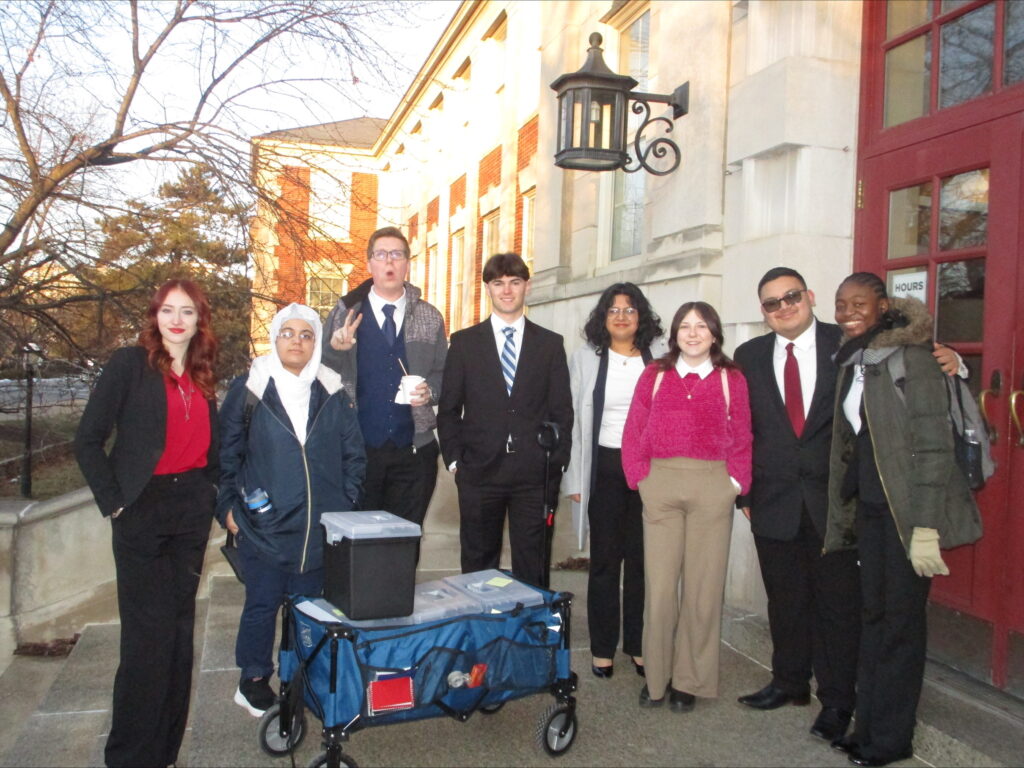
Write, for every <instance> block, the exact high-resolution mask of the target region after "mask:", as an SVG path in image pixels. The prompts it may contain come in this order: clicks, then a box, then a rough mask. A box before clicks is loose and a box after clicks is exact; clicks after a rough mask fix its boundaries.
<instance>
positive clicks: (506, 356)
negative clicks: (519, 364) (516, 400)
mask: <svg viewBox="0 0 1024 768" xmlns="http://www.w3.org/2000/svg"><path fill="white" fill-rule="evenodd" d="M501 332H502V333H504V334H505V346H504V347H503V348H502V350H501V372H502V374H504V376H505V389H506V390H507V391H508V393H509V394H510V395H511V394H512V384H513V383H514V382H515V380H516V348H515V345H514V344H513V343H512V334H514V333H515V332H516V329H515V328H512V327H506V328H502V329H501Z"/></svg>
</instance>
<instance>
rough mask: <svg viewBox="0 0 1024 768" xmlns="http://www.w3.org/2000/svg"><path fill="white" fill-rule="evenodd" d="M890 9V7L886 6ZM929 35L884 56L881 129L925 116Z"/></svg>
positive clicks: (929, 60)
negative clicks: (883, 117)
mask: <svg viewBox="0 0 1024 768" xmlns="http://www.w3.org/2000/svg"><path fill="white" fill-rule="evenodd" d="M890 7H891V6H890ZM931 41H932V36H931V33H930V32H929V33H928V34H925V35H921V36H920V37H915V38H914V39H913V40H908V41H907V42H905V43H903V44H902V45H897V46H896V47H895V48H893V49H892V50H891V51H888V52H887V53H886V54H885V127H886V128H888V127H889V126H891V125H899V124H900V123H905V122H907V120H913V119H914V118H915V117H921V116H922V115H925V114H927V113H928V92H929V90H930V88H931V68H932V42H931Z"/></svg>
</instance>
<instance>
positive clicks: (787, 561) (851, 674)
mask: <svg viewBox="0 0 1024 768" xmlns="http://www.w3.org/2000/svg"><path fill="white" fill-rule="evenodd" d="M754 545H755V546H756V547H757V559H758V562H759V563H760V565H761V576H762V578H763V580H764V587H765V592H766V593H767V595H768V624H769V629H770V631H771V636H772V685H774V686H775V687H776V688H779V689H780V690H783V691H786V693H789V694H790V695H793V696H803V695H805V694H807V693H808V692H809V688H810V679H811V674H812V673H813V674H814V677H815V679H816V680H817V682H818V691H817V694H818V698H819V699H820V700H821V703H822V705H823V706H826V707H835V708H836V709H842V710H845V711H847V712H852V711H853V709H854V705H855V701H856V697H855V687H856V679H857V654H858V648H859V645H860V628H861V591H860V590H861V586H860V572H859V569H858V568H857V552H856V551H853V550H850V551H843V552H831V553H829V554H827V555H824V556H822V554H821V549H822V539H821V536H820V535H819V534H818V531H817V529H816V528H815V527H814V523H813V522H812V521H811V518H810V515H809V514H808V513H807V510H806V509H804V510H803V511H802V513H801V518H800V528H799V529H798V531H797V535H796V537H795V538H794V539H792V540H790V541H779V540H778V539H769V538H765V537H763V536H755V537H754Z"/></svg>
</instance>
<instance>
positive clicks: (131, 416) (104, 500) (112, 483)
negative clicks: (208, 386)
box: [75, 347, 219, 517]
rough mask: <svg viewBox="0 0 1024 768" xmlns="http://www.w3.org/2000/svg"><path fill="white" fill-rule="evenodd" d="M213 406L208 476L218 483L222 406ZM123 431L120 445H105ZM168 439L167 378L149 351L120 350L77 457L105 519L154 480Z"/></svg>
mask: <svg viewBox="0 0 1024 768" xmlns="http://www.w3.org/2000/svg"><path fill="white" fill-rule="evenodd" d="M207 402H208V405H209V408H210V448H209V450H208V451H207V453H206V467H205V469H204V472H205V474H206V477H207V478H208V479H209V481H210V482H211V483H216V482H217V475H218V472H219V463H218V437H217V436H218V433H219V430H218V429H217V403H216V401H215V400H209V401H207ZM115 426H116V427H117V437H116V438H115V440H114V447H113V449H111V451H110V455H107V453H106V451H105V450H104V446H105V445H106V443H107V439H108V438H109V437H110V433H111V431H113V429H114V427H115ZM166 435H167V391H166V389H165V388H164V381H163V375H162V374H161V373H160V372H159V371H155V370H153V369H152V368H150V367H149V364H148V363H147V362H146V350H145V349H143V348H142V347H124V348H122V349H119V350H117V351H116V352H114V354H113V355H111V357H110V361H109V362H108V363H107V364H106V366H104V368H103V373H102V374H101V375H100V378H99V380H98V381H97V382H96V387H95V389H93V392H92V395H91V396H90V397H89V402H88V403H86V405H85V412H84V413H83V414H82V420H81V421H79V422H78V431H77V432H76V433H75V458H76V459H78V466H79V467H81V469H82V474H83V475H84V476H85V480H86V482H87V483H89V488H90V489H92V494H93V496H94V497H95V498H96V505H97V506H98V507H99V508H100V512H102V513H103V515H104V517H105V516H107V515H109V514H110V513H111V512H113V511H114V510H116V509H117V508H118V507H127V506H128V505H129V504H131V503H132V502H133V501H135V500H136V499H137V498H138V497H139V494H141V493H142V489H143V488H145V486H146V483H148V482H149V479H150V478H151V477H152V476H153V470H154V469H156V465H157V462H159V461H160V457H161V456H162V455H163V452H164V439H165V437H166Z"/></svg>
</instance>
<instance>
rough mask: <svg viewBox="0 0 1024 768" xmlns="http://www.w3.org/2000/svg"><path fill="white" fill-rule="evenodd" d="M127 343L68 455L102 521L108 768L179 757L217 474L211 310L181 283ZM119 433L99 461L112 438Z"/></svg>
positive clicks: (156, 301)
mask: <svg viewBox="0 0 1024 768" xmlns="http://www.w3.org/2000/svg"><path fill="white" fill-rule="evenodd" d="M147 318H148V322H147V323H146V327H145V328H143V330H142V332H141V333H140V334H139V339H138V343H137V345H136V346H133V347H125V348H122V349H119V350H117V351H116V352H114V354H113V355H112V356H111V358H110V361H109V362H108V363H107V365H106V366H105V367H104V369H103V374H102V375H101V376H100V378H99V380H98V381H97V382H96V388H95V389H94V390H93V393H92V395H91V396H90V398H89V402H88V404H87V405H86V407H85V412H84V413H83V414H82V420H81V422H80V423H79V425H78V433H77V434H76V435H75V456H76V457H77V459H78V464H79V466H80V467H81V468H82V474H83V475H84V476H85V479H86V481H87V482H88V483H89V487H90V488H91V489H92V492H93V496H94V497H95V498H96V505H97V506H98V507H99V509H100V512H102V513H103V515H104V517H109V518H110V520H111V528H112V534H113V548H114V563H115V566H116V568H117V599H118V610H119V612H120V615H121V659H120V665H119V666H118V669H117V675H116V677H115V678H114V701H113V706H112V707H111V710H112V715H111V725H110V733H109V735H108V737H107V745H106V751H105V760H106V764H107V765H110V766H121V765H125V766H128V765H131V766H166V765H172V764H174V763H175V762H176V761H177V759H178V748H179V747H180V746H181V739H182V736H183V734H184V732H185V722H186V720H187V718H188V703H189V691H190V689H191V683H192V631H193V626H194V624H195V595H196V590H197V589H198V587H199V575H200V573H201V571H202V569H203V556H204V554H205V552H206V542H207V539H208V538H209V535H210V523H211V521H212V520H213V507H214V501H215V499H216V496H217V489H216V486H215V485H214V483H216V481H217V475H218V461H217V455H218V445H217V423H216V415H217V410H216V405H217V403H216V397H215V395H214V386H215V384H216V381H215V378H214V375H213V363H214V359H215V358H216V354H217V339H216V338H215V337H214V335H213V332H212V330H211V329H210V305H209V302H207V300H206V296H205V295H204V294H203V291H202V289H201V288H200V287H199V286H198V285H196V284H195V283H193V282H192V281H190V280H170V281H168V282H166V283H164V285H162V286H161V287H160V289H159V290H158V291H157V292H156V294H154V296H153V298H152V300H151V301H150V303H149V311H148V313H147ZM115 427H116V429H117V436H116V438H115V440H114V446H113V448H112V449H111V451H110V453H109V454H108V453H107V452H106V451H105V450H104V446H105V445H106V442H107V439H108V438H109V437H110V433H111V432H112V431H113V430H114V428H115Z"/></svg>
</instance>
